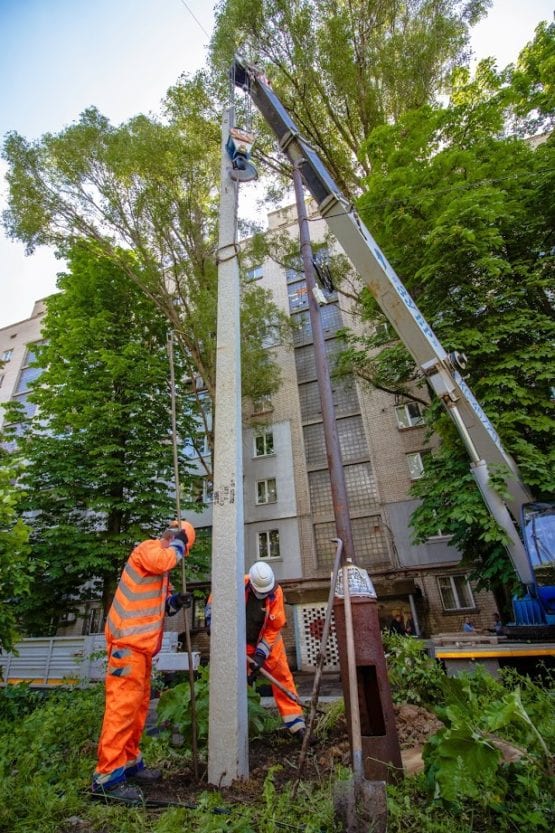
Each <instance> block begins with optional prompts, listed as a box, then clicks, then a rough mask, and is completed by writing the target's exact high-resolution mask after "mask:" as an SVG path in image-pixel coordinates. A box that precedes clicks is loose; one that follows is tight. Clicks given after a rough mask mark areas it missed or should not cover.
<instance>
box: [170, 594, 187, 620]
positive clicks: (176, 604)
mask: <svg viewBox="0 0 555 833" xmlns="http://www.w3.org/2000/svg"><path fill="white" fill-rule="evenodd" d="M192 602H193V597H192V595H191V594H190V593H174V594H173V595H172V596H168V598H167V599H166V614H167V615H168V616H175V614H176V613H178V612H179V611H180V610H181V608H182V607H185V608H189V607H191V604H192Z"/></svg>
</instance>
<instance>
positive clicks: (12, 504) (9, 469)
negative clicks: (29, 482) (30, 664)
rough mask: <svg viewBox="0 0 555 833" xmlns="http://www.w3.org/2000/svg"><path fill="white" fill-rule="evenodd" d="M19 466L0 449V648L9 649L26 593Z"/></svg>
mask: <svg viewBox="0 0 555 833" xmlns="http://www.w3.org/2000/svg"><path fill="white" fill-rule="evenodd" d="M18 469H19V466H18V465H17V464H16V463H15V462H14V460H13V459H12V458H11V456H10V455H8V454H7V453H6V452H5V451H1V450H0V649H1V650H3V651H11V649H12V648H13V645H14V642H15V641H16V640H17V636H18V624H19V616H18V613H19V605H20V604H21V601H22V599H24V598H25V597H26V596H27V594H28V593H29V592H30V584H31V564H30V562H29V558H28V553H29V548H28V545H27V541H28V538H29V529H28V527H27V526H26V525H25V523H24V522H23V521H22V519H21V517H20V514H19V505H20V503H21V499H22V497H23V495H22V493H21V491H20V490H19V489H18V488H17V487H16V486H15V480H16V478H17V475H18Z"/></svg>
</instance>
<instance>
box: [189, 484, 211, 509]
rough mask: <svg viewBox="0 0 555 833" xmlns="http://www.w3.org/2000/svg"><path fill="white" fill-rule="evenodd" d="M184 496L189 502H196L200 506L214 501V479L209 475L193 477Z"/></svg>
mask: <svg viewBox="0 0 555 833" xmlns="http://www.w3.org/2000/svg"><path fill="white" fill-rule="evenodd" d="M184 496H185V499H186V500H187V501H188V502H191V503H195V504H197V505H198V506H202V505H204V504H208V503H212V501H213V500H214V490H213V486H212V481H211V480H210V479H209V478H208V477H195V478H193V479H192V480H191V482H190V483H189V485H188V488H187V489H186V490H184ZM195 511H197V510H195Z"/></svg>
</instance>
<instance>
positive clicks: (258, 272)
mask: <svg viewBox="0 0 555 833" xmlns="http://www.w3.org/2000/svg"><path fill="white" fill-rule="evenodd" d="M263 274H264V271H263V269H262V266H253V267H252V268H251V269H247V270H246V272H245V279H246V280H247V281H259V280H260V278H261V277H262V276H263Z"/></svg>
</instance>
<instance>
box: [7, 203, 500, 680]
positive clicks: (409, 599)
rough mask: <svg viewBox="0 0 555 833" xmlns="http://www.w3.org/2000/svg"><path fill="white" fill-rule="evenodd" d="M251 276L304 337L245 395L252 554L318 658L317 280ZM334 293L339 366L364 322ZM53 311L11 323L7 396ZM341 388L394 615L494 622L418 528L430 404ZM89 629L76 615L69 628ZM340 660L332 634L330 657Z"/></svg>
mask: <svg viewBox="0 0 555 833" xmlns="http://www.w3.org/2000/svg"><path fill="white" fill-rule="evenodd" d="M268 219H269V227H270V230H273V229H280V230H281V231H285V232H286V233H288V234H289V235H290V236H291V237H292V239H298V227H297V223H296V215H295V211H294V209H293V208H291V207H289V208H286V209H280V210H278V211H275V212H273V213H271V214H270V215H269V218H268ZM310 227H311V235H312V238H313V240H314V241H318V240H320V241H321V240H323V239H324V234H325V228H324V222H323V221H322V220H320V219H319V218H318V216H317V215H316V214H315V213H314V211H312V214H311V223H310ZM247 278H248V279H250V280H256V281H259V282H260V284H261V285H262V286H263V287H265V288H267V289H269V290H270V291H271V292H272V295H273V298H274V300H275V302H276V304H277V305H278V306H279V307H281V309H283V310H284V311H286V312H287V314H288V315H289V316H290V317H291V319H292V322H293V324H294V334H293V345H292V346H290V345H289V346H285V345H281V344H271V343H269V344H268V349H271V350H273V351H275V353H276V358H277V360H278V362H279V364H280V366H281V369H282V378H283V384H282V386H281V388H280V389H279V391H278V392H277V393H276V394H275V395H274V396H273V397H272V399H271V401H270V400H266V401H263V402H245V404H244V413H243V463H244V518H245V565H246V567H247V568H248V567H249V566H250V565H251V564H252V563H253V562H254V561H256V560H257V559H259V558H260V559H264V560H267V561H268V563H270V564H271V566H272V568H273V569H274V572H275V573H276V576H277V578H278V580H279V581H280V582H281V583H282V584H283V586H284V589H285V594H286V599H287V603H288V618H289V627H288V632H287V634H286V643H287V645H288V649H289V653H290V656H291V659H292V660H293V662H294V663H296V665H297V667H299V668H301V667H302V668H306V669H309V668H310V667H312V666H313V664H314V662H315V659H316V656H317V651H318V645H319V634H320V627H321V620H322V616H323V612H324V607H325V602H326V600H327V597H328V592H329V578H330V571H331V568H332V561H333V556H334V553H335V544H333V543H332V540H331V539H333V538H335V537H336V530H335V522H334V513H333V504H332V494H331V484H330V479H329V473H328V469H327V458H326V448H325V442H324V431H323V421H322V413H321V406H320V398H319V391H318V385H317V381H316V368H315V357H314V346H313V340H312V331H311V325H310V320H309V315H308V301H307V290H306V283H305V279H304V275H303V274H302V272H301V271H300V270H297V269H284V268H283V267H282V266H280V265H278V264H277V263H275V262H274V261H272V260H266V261H265V262H264V263H260V264H253V265H252V268H251V270H250V271H249V274H248V276H247ZM325 295H326V303H324V304H322V305H321V306H320V314H321V318H322V324H323V329H324V336H325V345H326V354H327V357H328V363H329V365H330V369H331V370H332V371H333V366H334V362H335V360H336V357H337V354H338V351H339V349H340V344H339V341H338V338H337V331H338V330H339V329H340V328H342V327H345V326H349V327H356V326H359V325H358V324H357V319H356V318H355V317H354V316H353V314H352V312H353V311H352V306H351V302H350V301H349V299H348V298H346V297H345V296H343V295H341V294H340V293H337V292H335V291H331V292H326V293H325ZM43 314H44V302H43V301H38V302H37V303H36V304H35V307H34V309H33V312H32V315H31V317H30V318H29V319H27V320H26V321H23V322H18V323H17V324H14V325H11V326H9V327H6V328H4V329H2V330H0V357H2V356H4V359H3V360H4V366H3V367H2V368H1V369H0V380H1V382H0V403H2V402H5V401H6V400H8V399H10V398H12V397H17V398H21V399H23V401H24V400H25V395H26V390H27V385H28V383H29V381H30V379H31V378H33V373H35V374H36V373H37V371H36V370H34V369H32V368H29V367H28V365H29V362H30V361H31V360H32V355H33V344H34V343H36V342H37V341H38V340H39V339H40V327H41V318H42V315H43ZM332 387H333V399H334V406H335V416H336V421H337V432H338V436H339V441H340V447H341V455H342V461H343V466H344V472H345V481H346V488H347V495H348V501H349V511H350V517H351V522H352V530H353V540H354V548H355V556H356V560H357V563H358V564H359V566H361V567H364V568H365V569H366V570H368V572H369V574H370V576H371V577H372V579H373V581H374V584H375V587H376V590H377V593H378V604H379V612H380V619H381V622H382V624H383V626H384V627H387V625H388V624H389V622H390V621H391V619H392V618H393V616H394V615H395V614H396V613H398V612H401V613H402V615H403V617H404V618H405V620H407V619H409V618H410V619H412V621H413V623H414V624H415V626H416V630H417V632H418V633H420V634H422V635H424V636H428V635H430V634H432V633H434V634H437V633H441V632H449V631H458V630H461V628H462V623H463V620H464V618H466V617H471V618H472V620H473V622H474V624H475V626H476V627H484V628H490V627H492V626H493V621H494V613H495V602H494V600H493V596H492V595H491V594H489V593H484V592H477V591H476V589H475V588H474V587H473V586H472V584H471V582H469V580H468V577H467V573H466V571H465V569H464V568H463V567H462V566H461V563H460V561H461V558H460V554H459V553H458V552H457V551H456V550H455V549H454V548H453V547H452V546H450V545H449V538H448V537H446V536H445V535H443V534H442V533H441V531H440V530H438V534H437V536H435V537H434V538H433V539H430V540H429V541H427V542H426V543H424V544H419V545H415V544H413V543H412V540H411V538H412V534H411V529H410V516H411V513H412V511H413V510H414V508H415V506H416V502H415V501H414V500H413V499H411V498H410V497H409V494H408V493H409V489H410V486H411V483H412V482H413V480H414V479H416V478H418V477H419V476H421V474H422V471H423V469H424V466H425V464H426V462H425V461H426V454H427V453H429V452H430V450H431V449H432V447H433V445H434V443H433V442H430V441H429V440H428V439H427V438H426V432H425V429H424V427H423V420H422V416H421V411H420V408H419V406H418V404H417V403H414V402H412V401H403V400H399V399H398V398H396V397H395V396H393V395H391V394H388V393H385V392H383V391H379V390H375V389H370V388H369V387H368V386H366V385H362V384H360V383H359V382H358V381H357V380H356V379H355V378H354V377H353V378H345V377H343V378H341V379H333V383H332ZM190 456H191V457H193V456H194V452H193V451H192V450H191V452H190ZM199 471H201V467H200V465H199ZM200 497H202V502H201V503H199V506H200V507H201V508H200V511H199V512H198V513H196V515H191V518H190V519H191V520H192V521H193V523H194V524H195V526H197V527H200V528H209V527H210V526H211V507H210V487H209V484H208V482H206V483H205V487H204V488H203V492H202V496H200V495H199V499H200ZM94 604H95V603H94V602H93V603H92V607H94ZM89 607H91V606H89ZM89 613H90V611H89ZM180 620H181V616H179V617H175V619H174V620H169V622H168V626H169V627H170V628H171V629H172V630H173V629H177V630H179V629H182V628H183V623H182V622H181V621H180ZM193 626H194V640H193V642H194V644H195V645H196V646H197V647H200V649H201V650H207V647H208V645H207V639H206V636H205V634H204V633H203V617H202V603H201V602H198V603H197V605H196V607H195V610H194V611H193ZM80 627H82V625H80V624H79V623H74V624H73V625H72V626H71V628H69V629H64V630H63V631H62V633H64V634H69V633H73V632H74V631H75V629H76V628H77V629H79V628H80ZM195 632H196V633H195ZM337 661H338V657H337V653H336V649H335V647H334V644H333V640H331V642H330V649H329V656H328V667H334V666H336V665H337Z"/></svg>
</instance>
